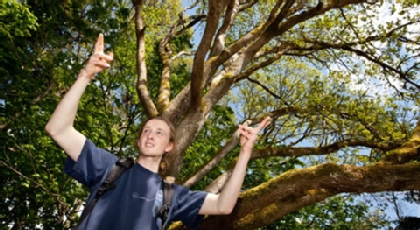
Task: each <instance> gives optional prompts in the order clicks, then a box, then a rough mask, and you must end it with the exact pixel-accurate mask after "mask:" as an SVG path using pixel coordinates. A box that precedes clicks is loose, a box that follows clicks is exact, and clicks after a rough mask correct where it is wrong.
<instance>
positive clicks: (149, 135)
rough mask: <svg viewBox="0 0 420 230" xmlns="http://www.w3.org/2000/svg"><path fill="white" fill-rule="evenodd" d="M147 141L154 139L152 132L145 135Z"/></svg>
mask: <svg viewBox="0 0 420 230" xmlns="http://www.w3.org/2000/svg"><path fill="white" fill-rule="evenodd" d="M147 139H148V140H149V139H150V140H154V139H155V135H153V132H150V133H148V134H147Z"/></svg>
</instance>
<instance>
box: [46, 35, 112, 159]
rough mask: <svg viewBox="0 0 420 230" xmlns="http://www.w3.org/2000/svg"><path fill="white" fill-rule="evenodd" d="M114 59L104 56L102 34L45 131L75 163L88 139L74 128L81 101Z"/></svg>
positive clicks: (110, 55) (110, 56)
mask: <svg viewBox="0 0 420 230" xmlns="http://www.w3.org/2000/svg"><path fill="white" fill-rule="evenodd" d="M112 59H113V54H112V53H110V54H109V55H106V54H104V37H103V35H102V34H100V35H99V37H98V40H97V42H96V44H95V50H94V53H93V55H92V56H91V57H90V58H89V60H88V62H87V64H86V65H85V67H84V68H83V69H82V70H81V71H80V73H79V75H78V78H77V80H76V82H75V83H74V84H73V85H72V87H71V88H70V90H69V91H68V92H67V93H66V95H65V96H64V98H63V99H62V100H61V101H60V103H59V104H58V106H57V108H56V109H55V111H54V113H53V114H52V116H51V118H50V120H49V121H48V123H47V125H46V126H45V130H46V131H47V132H48V133H49V134H50V136H51V137H52V138H53V139H54V140H55V141H56V142H57V144H58V145H59V146H60V147H61V148H63V149H64V151H65V152H66V153H67V155H69V156H70V157H71V158H72V159H73V161H77V158H78V157H79V154H80V152H81V151H82V148H83V145H84V143H85V139H86V138H85V136H84V135H83V134H81V133H79V132H78V131H77V130H76V129H75V128H74V127H73V122H74V118H75V117H76V113H77V107H78V104H79V100H80V98H81V96H82V94H83V92H84V91H85V89H86V86H87V85H89V83H90V81H91V80H92V79H93V78H94V77H95V75H96V74H97V73H99V72H100V71H102V70H103V69H105V68H107V67H109V66H110V65H109V62H111V61H112Z"/></svg>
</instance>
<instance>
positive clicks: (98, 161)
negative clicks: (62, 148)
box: [64, 139, 118, 188]
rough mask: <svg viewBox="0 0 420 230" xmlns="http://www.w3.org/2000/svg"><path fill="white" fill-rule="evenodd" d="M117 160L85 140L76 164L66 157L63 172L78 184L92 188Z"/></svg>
mask: <svg viewBox="0 0 420 230" xmlns="http://www.w3.org/2000/svg"><path fill="white" fill-rule="evenodd" d="M117 160H118V158H117V157H116V156H115V155H113V154H111V153H109V152H108V151H106V150H105V149H102V148H98V147H96V146H95V144H93V143H92V142H91V141H90V140H88V139H86V141H85V144H84V146H83V149H82V152H81V153H80V155H79V157H78V159H77V162H75V161H73V160H72V159H71V158H70V157H67V159H66V161H65V163H64V172H65V173H66V174H67V175H69V176H71V177H73V178H74V179H76V180H77V181H78V182H80V183H82V184H84V185H86V186H88V187H90V188H92V187H95V186H96V185H97V184H98V183H100V182H101V181H102V178H103V176H104V175H106V173H107V171H109V170H110V168H111V167H112V166H113V165H114V164H115V162H116V161H117Z"/></svg>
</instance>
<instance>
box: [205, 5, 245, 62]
mask: <svg viewBox="0 0 420 230" xmlns="http://www.w3.org/2000/svg"><path fill="white" fill-rule="evenodd" d="M238 12H239V0H230V1H229V3H228V5H227V10H226V14H225V17H224V21H223V24H222V26H221V27H220V29H219V30H218V31H217V35H216V36H215V37H214V41H213V47H212V49H211V52H210V57H215V56H217V55H219V54H220V52H222V50H223V49H224V48H225V41H226V34H227V32H228V31H229V29H230V28H231V27H232V25H233V20H234V19H235V17H236V15H237V14H238Z"/></svg>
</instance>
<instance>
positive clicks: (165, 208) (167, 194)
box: [157, 181, 174, 229]
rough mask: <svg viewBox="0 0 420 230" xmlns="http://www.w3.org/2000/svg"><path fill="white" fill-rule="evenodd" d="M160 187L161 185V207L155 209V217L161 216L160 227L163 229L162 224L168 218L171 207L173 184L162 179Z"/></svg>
mask: <svg viewBox="0 0 420 230" xmlns="http://www.w3.org/2000/svg"><path fill="white" fill-rule="evenodd" d="M162 187H163V188H162V192H163V201H162V207H160V209H159V210H158V211H157V217H158V218H161V220H162V223H161V226H160V229H163V225H164V224H165V222H166V220H167V219H168V215H169V209H170V207H171V201H172V198H173V197H174V184H172V183H168V182H166V181H163V184H162Z"/></svg>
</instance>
